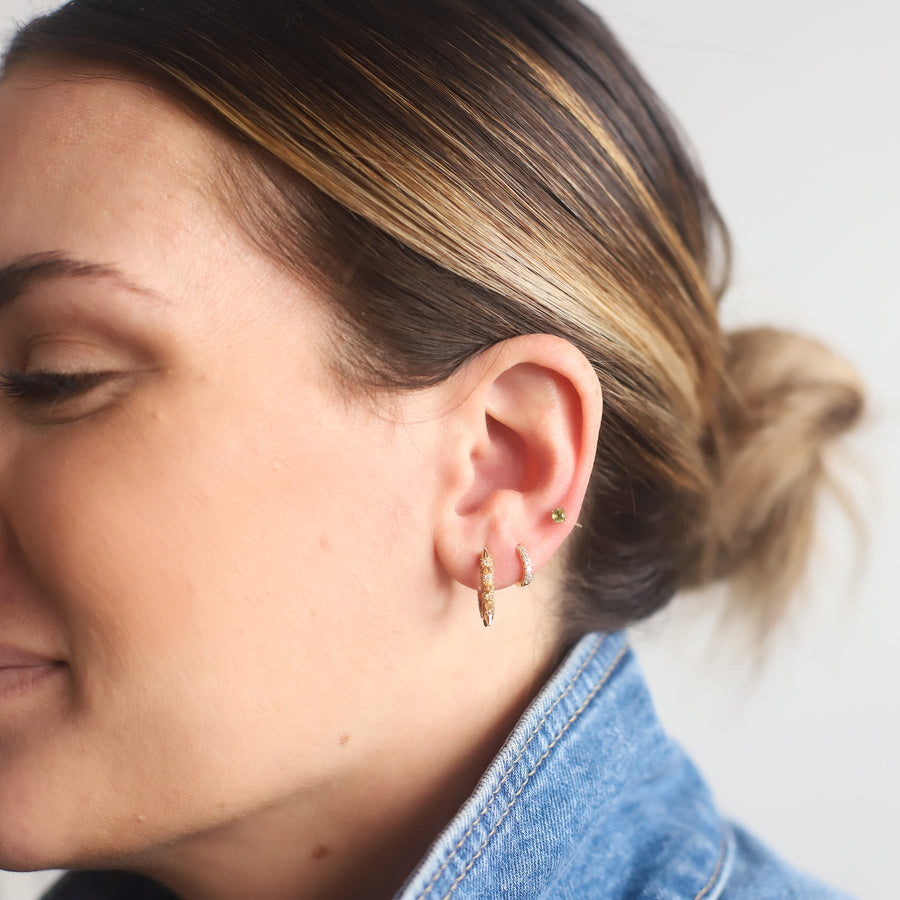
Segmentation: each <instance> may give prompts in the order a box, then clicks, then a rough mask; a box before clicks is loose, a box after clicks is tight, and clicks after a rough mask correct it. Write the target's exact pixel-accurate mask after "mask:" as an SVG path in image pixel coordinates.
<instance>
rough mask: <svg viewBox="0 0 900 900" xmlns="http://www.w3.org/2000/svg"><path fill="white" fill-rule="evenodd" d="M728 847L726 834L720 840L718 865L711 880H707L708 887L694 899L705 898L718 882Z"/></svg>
mask: <svg viewBox="0 0 900 900" xmlns="http://www.w3.org/2000/svg"><path fill="white" fill-rule="evenodd" d="M727 848H728V842H727V841H726V840H725V835H724V834H723V835H722V840H721V841H720V842H719V859H718V861H717V862H716V867H715V869H713V873H712V875H710V876H709V881H707V882H706V887H704V888H703V890H702V891H700V893H699V894H697V896H696V897H694V900H703V898H704V897H705V896H706V895H707V894H708V893H709V892H710V891H711V890H712V888H713V885H714V884H715V883H716V881H717V880H718V877H719V873H720V872H721V871H722V864H723V863H724V862H725V851H726V850H727Z"/></svg>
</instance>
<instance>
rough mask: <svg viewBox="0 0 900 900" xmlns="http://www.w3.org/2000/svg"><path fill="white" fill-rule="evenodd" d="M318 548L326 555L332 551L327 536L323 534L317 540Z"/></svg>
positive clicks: (329, 539)
mask: <svg viewBox="0 0 900 900" xmlns="http://www.w3.org/2000/svg"><path fill="white" fill-rule="evenodd" d="M319 546H320V547H321V548H322V549H323V550H324V551H325V552H326V553H327V552H328V551H330V550H331V549H332V544H331V538H330V537H328V535H327V534H323V535H322V536H321V537H320V538H319Z"/></svg>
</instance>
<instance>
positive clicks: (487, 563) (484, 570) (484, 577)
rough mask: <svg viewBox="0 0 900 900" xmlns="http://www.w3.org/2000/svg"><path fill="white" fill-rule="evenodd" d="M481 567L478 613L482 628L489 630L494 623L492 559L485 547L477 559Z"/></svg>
mask: <svg viewBox="0 0 900 900" xmlns="http://www.w3.org/2000/svg"><path fill="white" fill-rule="evenodd" d="M479 564H480V566H481V587H479V589H478V611H479V612H480V613H481V621H482V622H484V627H485V628H489V627H490V626H491V625H492V624H493V621H494V557H493V556H491V551H490V550H488V548H487V547H485V548H484V550H482V551H481V556H480V557H479Z"/></svg>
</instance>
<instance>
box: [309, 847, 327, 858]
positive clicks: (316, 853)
mask: <svg viewBox="0 0 900 900" xmlns="http://www.w3.org/2000/svg"><path fill="white" fill-rule="evenodd" d="M329 853H331V850H329V849H328V847H326V846H325V845H324V844H319V846H318V847H316V849H315V850H313V852H312V858H313V859H325V857H326V856H328V854H329Z"/></svg>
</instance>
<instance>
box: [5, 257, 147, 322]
mask: <svg viewBox="0 0 900 900" xmlns="http://www.w3.org/2000/svg"><path fill="white" fill-rule="evenodd" d="M58 278H86V279H92V280H96V279H103V280H109V281H113V282H115V283H116V284H117V285H118V286H119V287H123V288H125V289H126V290H129V291H132V292H134V293H137V294H143V295H145V296H147V297H151V298H153V299H155V300H162V299H163V298H162V295H160V294H158V293H157V292H156V291H153V290H150V289H149V288H146V287H141V286H140V285H138V284H135V283H134V282H133V281H131V280H130V279H129V278H127V277H126V276H125V275H124V274H123V273H122V272H121V271H120V270H119V269H117V268H116V267H115V266H111V265H107V264H105V263H97V262H90V261H88V260H82V259H73V258H72V257H70V256H66V255H65V254H64V253H58V252H51V253H35V254H32V255H30V256H23V257H21V258H19V259H16V260H13V262H11V263H9V265H6V266H3V267H2V268H0V312H2V311H3V310H4V309H6V308H7V307H9V306H10V305H11V304H12V303H13V302H15V300H16V299H17V298H18V297H20V296H21V295H22V294H24V293H25V292H26V291H27V290H28V289H29V288H30V287H31V286H32V285H33V284H35V283H36V282H39V281H52V280H55V279H58Z"/></svg>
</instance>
